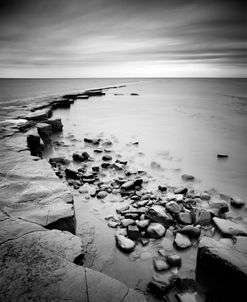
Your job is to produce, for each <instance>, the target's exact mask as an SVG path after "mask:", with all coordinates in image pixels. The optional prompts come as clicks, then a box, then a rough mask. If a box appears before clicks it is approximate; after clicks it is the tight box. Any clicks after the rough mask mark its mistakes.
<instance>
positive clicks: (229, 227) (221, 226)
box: [213, 217, 247, 237]
mask: <svg viewBox="0 0 247 302" xmlns="http://www.w3.org/2000/svg"><path fill="white" fill-rule="evenodd" d="M213 222H214V223H215V225H216V227H217V228H218V230H219V231H220V232H221V233H222V234H223V235H224V236H227V237H228V236H229V237H231V236H238V235H240V236H247V228H246V227H245V226H242V225H240V224H237V223H235V222H232V221H230V220H226V219H222V218H218V217H214V218H213Z"/></svg>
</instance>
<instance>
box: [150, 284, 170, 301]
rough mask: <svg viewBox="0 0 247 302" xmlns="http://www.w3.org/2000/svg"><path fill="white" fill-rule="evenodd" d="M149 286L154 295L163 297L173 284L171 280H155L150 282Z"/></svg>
mask: <svg viewBox="0 0 247 302" xmlns="http://www.w3.org/2000/svg"><path fill="white" fill-rule="evenodd" d="M148 287H149V289H150V292H151V293H152V294H153V295H155V296H157V297H160V298H161V297H163V296H164V295H165V294H167V293H168V292H169V290H170V289H171V285H170V283H169V282H165V281H163V282H158V281H155V280H152V281H151V282H149V284H148Z"/></svg>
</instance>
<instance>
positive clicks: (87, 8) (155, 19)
mask: <svg viewBox="0 0 247 302" xmlns="http://www.w3.org/2000/svg"><path fill="white" fill-rule="evenodd" d="M246 34H247V6H246V4H245V1H244V0H240V1H238V0H222V1H221V0H4V1H3V0H0V77H15V78H18V77H37V78H44V77H45V78H46V77H55V78H58V77H59V78H68V77H69V78H73V77H80V78H81V77H82V78H83V77H85V78H87V77H96V78H97V77H98V78H101V77H247V68H246V67H247V51H246V50H247V37H246Z"/></svg>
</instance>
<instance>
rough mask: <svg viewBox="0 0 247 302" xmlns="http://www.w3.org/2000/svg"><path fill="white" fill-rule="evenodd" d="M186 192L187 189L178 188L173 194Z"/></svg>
mask: <svg viewBox="0 0 247 302" xmlns="http://www.w3.org/2000/svg"><path fill="white" fill-rule="evenodd" d="M187 192H188V189H187V188H178V189H176V190H175V191H174V194H186V193H187Z"/></svg>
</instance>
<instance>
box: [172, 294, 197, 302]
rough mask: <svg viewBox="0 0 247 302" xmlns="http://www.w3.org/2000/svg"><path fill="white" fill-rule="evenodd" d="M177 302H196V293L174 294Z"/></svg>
mask: <svg viewBox="0 0 247 302" xmlns="http://www.w3.org/2000/svg"><path fill="white" fill-rule="evenodd" d="M175 297H176V298H177V301H178V302H197V301H198V300H197V294H196V293H180V294H176V295H175Z"/></svg>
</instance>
